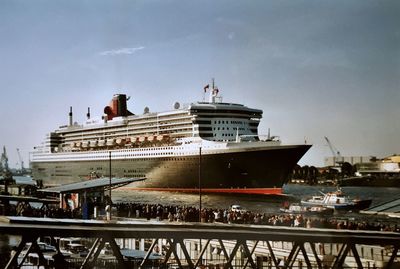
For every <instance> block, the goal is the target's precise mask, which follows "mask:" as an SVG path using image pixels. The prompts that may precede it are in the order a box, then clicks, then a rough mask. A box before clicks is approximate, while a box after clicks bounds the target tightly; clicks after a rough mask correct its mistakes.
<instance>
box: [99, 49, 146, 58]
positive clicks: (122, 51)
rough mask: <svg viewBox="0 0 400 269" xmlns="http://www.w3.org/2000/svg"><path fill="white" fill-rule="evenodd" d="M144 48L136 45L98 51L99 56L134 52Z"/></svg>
mask: <svg viewBox="0 0 400 269" xmlns="http://www.w3.org/2000/svg"><path fill="white" fill-rule="evenodd" d="M142 49H144V47H137V48H121V49H113V50H106V51H103V52H100V55H101V56H115V55H121V54H134V53H135V52H137V51H139V50H142Z"/></svg>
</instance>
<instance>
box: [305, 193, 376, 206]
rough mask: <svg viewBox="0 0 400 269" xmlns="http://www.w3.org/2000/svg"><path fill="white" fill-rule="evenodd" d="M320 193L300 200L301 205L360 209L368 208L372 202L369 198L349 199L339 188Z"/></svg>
mask: <svg viewBox="0 0 400 269" xmlns="http://www.w3.org/2000/svg"><path fill="white" fill-rule="evenodd" d="M321 194H322V195H316V196H312V197H311V198H310V199H307V200H301V204H302V205H303V206H323V207H327V208H332V209H335V210H362V209H365V208H368V207H369V206H370V205H371V203H372V200H371V199H365V200H361V199H351V198H349V197H348V196H345V195H344V194H343V192H342V190H341V189H338V190H337V191H334V192H328V193H323V192H321Z"/></svg>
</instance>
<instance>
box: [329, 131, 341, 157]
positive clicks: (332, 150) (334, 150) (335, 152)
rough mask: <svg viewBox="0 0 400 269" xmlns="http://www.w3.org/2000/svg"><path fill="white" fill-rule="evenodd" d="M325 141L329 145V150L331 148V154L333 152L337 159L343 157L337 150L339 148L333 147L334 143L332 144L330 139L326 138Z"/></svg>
mask: <svg viewBox="0 0 400 269" xmlns="http://www.w3.org/2000/svg"><path fill="white" fill-rule="evenodd" d="M325 140H326V142H327V143H328V146H329V148H330V150H331V152H332V155H333V157H335V158H337V157H341V156H340V151H339V150H337V148H335V147H334V146H333V145H332V143H331V141H330V140H329V138H328V137H326V136H325Z"/></svg>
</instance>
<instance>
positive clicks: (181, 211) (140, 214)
mask: <svg viewBox="0 0 400 269" xmlns="http://www.w3.org/2000/svg"><path fill="white" fill-rule="evenodd" d="M113 208H114V210H113V215H114V216H115V217H118V218H133V219H134V218H142V219H148V220H150V219H155V220H157V221H167V222H199V221H200V222H202V223H214V222H215V223H229V224H231V223H236V224H252V225H253V224H255V225H271V226H287V227H305V228H329V229H348V230H372V231H392V232H400V227H398V225H397V223H396V222H388V221H379V220H373V221H371V220H369V221H366V220H354V219H352V220H349V219H343V218H342V219H340V218H334V217H318V216H305V215H301V214H283V213H282V214H271V213H256V212H251V211H247V210H234V209H231V208H229V209H212V208H202V209H201V212H199V209H198V208H196V207H192V206H184V205H162V204H143V203H116V204H113ZM2 211H3V212H2V213H3V215H9V216H28V217H48V218H75V219H82V210H81V208H74V209H71V208H70V207H67V208H58V207H52V206H42V207H40V208H36V207H32V206H31V205H30V204H29V203H18V204H17V205H13V204H10V205H8V206H7V208H3V209H2ZM99 211H103V213H104V208H103V209H99Z"/></svg>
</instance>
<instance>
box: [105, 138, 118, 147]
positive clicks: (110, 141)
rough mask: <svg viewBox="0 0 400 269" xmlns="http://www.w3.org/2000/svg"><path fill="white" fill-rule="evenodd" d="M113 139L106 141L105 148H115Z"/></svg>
mask: <svg viewBox="0 0 400 269" xmlns="http://www.w3.org/2000/svg"><path fill="white" fill-rule="evenodd" d="M115 144H116V143H115V139H107V143H106V145H107V146H115Z"/></svg>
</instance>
